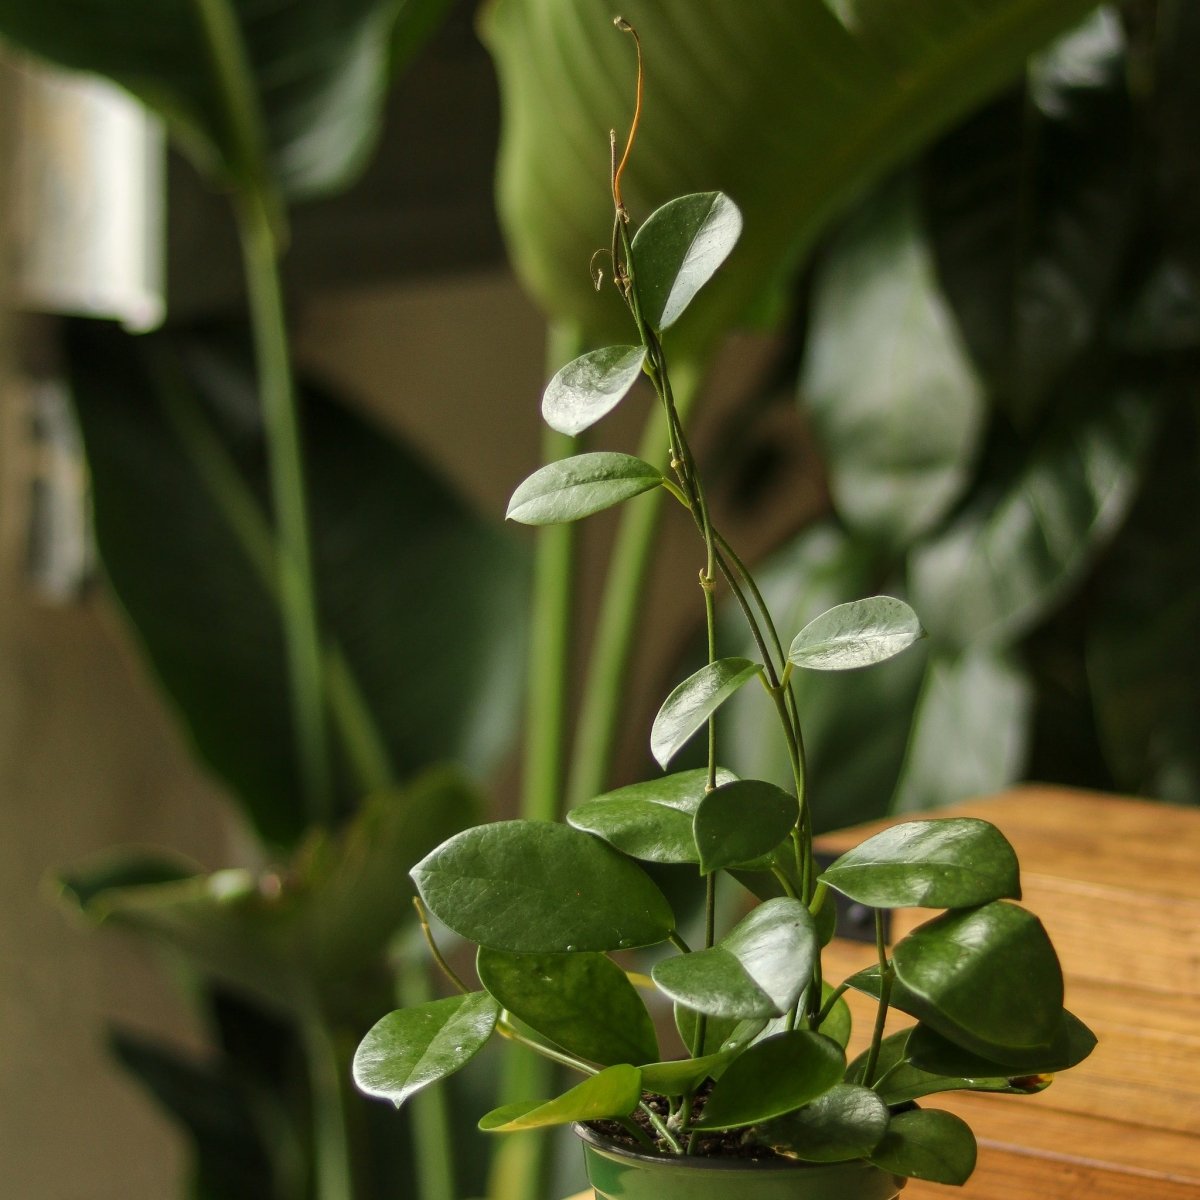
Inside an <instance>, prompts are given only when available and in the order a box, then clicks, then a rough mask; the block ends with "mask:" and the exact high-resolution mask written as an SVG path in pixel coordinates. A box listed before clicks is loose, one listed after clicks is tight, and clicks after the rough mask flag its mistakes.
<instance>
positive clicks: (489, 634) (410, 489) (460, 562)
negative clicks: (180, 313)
mask: <svg viewBox="0 0 1200 1200" xmlns="http://www.w3.org/2000/svg"><path fill="white" fill-rule="evenodd" d="M67 352H68V364H69V372H70V382H71V388H72V393H73V400H74V403H75V408H76V412H77V414H78V418H79V422H80V427H81V430H82V433H83V440H84V448H85V450H86V453H87V465H88V471H89V477H90V482H91V498H92V505H93V512H94V522H95V532H96V537H97V541H98V544H99V550H100V555H101V558H102V559H103V562H104V570H105V577H106V580H107V582H108V584H109V585H110V586H111V587H112V589H113V591H114V592H115V594H116V596H117V599H118V600H119V602H120V607H121V609H122V612H123V614H124V615H126V616H127V617H128V618H129V620H130V621H131V622H132V624H133V626H134V633H135V637H136V641H137V643H138V645H139V647H140V648H141V650H142V651H143V652H144V654H145V656H146V657H147V659H148V660H149V664H150V667H151V669H152V671H153V674H154V676H155V677H156V679H157V680H158V682H159V683H160V684H161V686H162V687H163V688H164V690H165V691H166V692H167V694H168V696H169V697H170V699H171V701H172V707H173V709H174V710H175V712H176V713H177V714H178V716H179V718H180V720H181V721H182V723H183V725H184V727H185V730H186V734H187V738H188V741H189V742H190V743H191V745H192V746H193V748H194V749H195V751H196V752H197V754H198V756H199V757H200V759H201V760H202V761H203V762H204V763H205V765H206V766H207V767H208V768H209V769H211V770H212V771H214V772H215V773H216V774H217V775H218V776H219V777H220V779H221V780H222V781H223V782H224V783H225V784H226V786H228V788H229V789H230V791H231V792H232V794H233V796H234V797H235V798H236V800H237V802H238V803H239V804H240V805H241V807H242V809H243V810H244V811H245V813H246V815H247V817H248V819H249V820H250V821H251V822H252V824H253V825H254V827H255V828H256V830H257V831H258V833H259V835H260V836H261V837H263V838H264V839H265V840H266V841H268V842H270V843H275V844H279V845H284V846H287V845H291V844H294V843H295V841H296V839H297V838H299V837H300V836H301V834H302V832H303V831H304V829H305V828H306V824H307V819H306V815H305V813H304V811H303V805H302V804H301V802H300V800H299V797H300V796H301V794H302V789H301V787H300V784H299V774H298V767H297V756H298V752H297V748H296V746H295V741H294V734H293V729H292V723H291V718H290V715H289V709H288V701H287V694H288V693H287V683H286V666H285V659H284V651H283V646H282V641H281V636H280V632H279V629H280V619H279V602H278V590H277V589H278V583H277V579H278V570H277V565H276V560H275V555H276V548H275V539H274V536H273V533H272V523H271V521H270V518H269V512H270V508H269V503H268V500H267V482H266V470H265V461H264V443H263V436H264V435H263V430H262V425H261V418H260V414H259V404H258V399H257V396H256V393H255V387H254V377H253V372H252V371H251V369H250V366H249V361H248V358H247V356H246V354H245V353H244V352H243V348H241V347H240V346H239V345H234V344H230V343H229V342H228V341H226V340H218V339H216V338H213V337H208V336H205V337H201V336H184V335H167V334H149V335H145V336H141V337H137V338H134V337H131V336H129V335H128V334H125V333H122V332H121V331H120V330H118V329H117V328H115V327H114V326H110V325H105V324H101V323H99V322H94V321H93V322H75V323H72V324H70V325H69V326H68V330H67ZM301 416H302V420H301V424H302V427H303V429H304V431H305V445H306V449H307V453H306V459H307V463H308V496H309V513H310V518H311V525H312V533H313V556H314V567H315V573H316V576H317V585H318V590H319V602H320V603H319V607H320V612H321V619H322V625H323V629H324V634H325V640H326V656H325V667H326V672H325V673H326V680H327V683H328V685H329V689H330V694H329V696H328V698H327V699H328V702H329V708H330V714H331V720H332V722H333V725H334V729H335V731H336V734H337V735H338V738H339V740H340V741H341V743H342V745H343V747H353V748H354V752H355V753H354V762H355V767H354V769H353V770H351V769H350V768H349V767H348V766H346V761H347V760H346V759H345V758H342V757H340V756H339V761H338V766H339V768H340V769H339V771H338V773H337V777H336V780H335V783H336V799H337V808H338V810H339V811H340V812H343V813H344V812H349V811H352V810H353V808H354V807H355V806H356V805H357V804H358V803H359V802H360V801H361V799H362V796H363V794H364V792H365V791H367V790H370V789H371V788H375V787H379V786H384V785H386V784H387V782H388V781H389V780H390V779H392V778H395V779H400V780H404V779H408V778H410V777H412V776H413V775H415V774H416V773H417V772H418V771H420V770H421V769H423V768H425V767H427V766H430V765H432V764H434V763H440V762H443V761H447V760H450V761H455V762H460V763H463V764H464V765H465V766H466V767H467V768H468V769H470V770H471V771H472V772H477V773H479V774H480V775H483V774H485V773H486V772H487V771H488V770H490V769H491V768H492V767H493V766H494V765H495V764H496V762H497V760H498V758H499V757H500V756H501V755H502V754H504V753H505V752H506V751H507V749H508V747H509V745H510V743H511V739H512V736H513V734H514V732H515V727H516V721H517V710H518V709H519V705H518V703H517V697H518V693H519V690H520V686H521V685H520V670H519V665H520V663H521V660H522V655H523V639H524V629H525V624H526V620H525V612H526V607H527V606H526V559H525V555H524V553H523V552H522V550H521V548H520V547H519V546H518V545H517V544H516V542H515V539H513V538H511V537H509V536H507V535H506V534H505V532H504V530H503V529H502V528H500V527H499V526H498V525H495V524H492V523H489V522H486V521H482V520H480V518H479V517H478V516H477V515H475V514H474V513H473V512H471V511H470V510H469V509H468V507H467V506H466V505H465V504H464V503H463V501H462V500H461V499H460V498H459V497H458V496H456V495H455V494H453V493H452V492H451V491H449V490H448V489H447V487H446V485H445V483H444V482H442V481H441V480H440V479H439V478H437V477H436V476H435V475H433V474H432V473H431V472H430V471H429V469H428V468H427V467H426V466H425V465H423V463H422V462H421V460H419V459H418V458H417V457H416V456H415V455H414V454H412V453H411V452H410V451H409V450H407V449H406V448H405V447H404V446H402V445H401V444H399V443H397V442H396V441H395V440H394V439H393V438H392V437H390V436H385V435H384V434H383V433H381V432H380V431H379V430H378V429H376V428H375V427H373V426H371V425H369V424H367V423H365V422H364V421H363V420H362V419H361V418H360V417H358V416H356V415H355V414H354V413H353V412H352V411H351V410H350V409H349V408H347V407H345V406H344V405H342V404H340V403H337V402H336V401H335V400H333V399H332V398H331V397H329V396H327V395H325V394H324V393H322V392H319V391H317V390H316V389H313V388H311V387H306V388H305V389H304V390H303V394H302V413H301ZM381 548H387V549H386V552H384V551H382V550H381ZM413 563H420V564H421V567H420V572H419V580H420V586H419V587H414V574H413V566H412V564H413ZM467 578H469V579H470V580H471V581H472V582H471V586H469V587H465V586H464V585H463V580H464V579H467ZM398 614H400V615H399V616H398ZM231 630H232V631H234V633H233V634H231V632H230V631H231ZM433 644H436V645H438V646H439V647H440V648H441V649H440V651H439V662H440V666H441V669H439V670H437V671H430V669H429V647H430V645H433ZM468 676H469V677H470V678H471V680H472V681H473V683H472V687H471V688H470V689H468V690H467V692H466V693H464V691H463V688H462V685H461V680H462V679H464V678H466V677H468ZM411 861H412V860H409V861H401V862H400V863H399V864H397V865H398V868H399V869H400V870H401V871H403V870H406V869H407V867H408V866H409V865H410V864H411Z"/></svg>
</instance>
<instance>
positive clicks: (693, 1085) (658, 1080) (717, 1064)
mask: <svg viewBox="0 0 1200 1200" xmlns="http://www.w3.org/2000/svg"><path fill="white" fill-rule="evenodd" d="M730 1056H731V1055H730V1054H729V1053H725V1054H706V1055H705V1056H704V1057H703V1058H681V1059H676V1060H674V1061H673V1062H657V1063H649V1064H647V1065H645V1066H643V1067H642V1068H641V1072H642V1087H643V1088H645V1090H646V1091H648V1092H654V1093H655V1094H656V1095H659V1096H687V1095H690V1094H691V1093H692V1092H694V1091H695V1090H696V1089H697V1088H698V1087H699V1086H700V1085H701V1084H702V1083H703V1082H704V1081H705V1080H706V1079H707V1078H708V1077H709V1076H710V1075H712V1074H713V1073H714V1072H716V1071H718V1070H719V1069H720V1068H721V1067H722V1066H723V1065H724V1064H725V1063H727V1062H728V1061H729V1059H730Z"/></svg>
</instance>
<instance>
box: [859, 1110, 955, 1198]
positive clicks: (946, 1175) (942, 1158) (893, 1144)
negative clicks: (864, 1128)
mask: <svg viewBox="0 0 1200 1200" xmlns="http://www.w3.org/2000/svg"><path fill="white" fill-rule="evenodd" d="M975 1155H976V1146H975V1135H974V1134H973V1133H972V1132H971V1129H970V1126H968V1125H967V1123H966V1122H965V1121H964V1120H963V1119H962V1118H961V1117H956V1116H954V1114H953V1113H948V1112H942V1111H941V1110H940V1109H921V1108H914V1109H910V1110H908V1111H906V1112H901V1113H896V1114H895V1115H894V1116H893V1117H892V1119H891V1122H890V1123H889V1125H888V1128H887V1132H886V1133H885V1134H884V1135H883V1140H882V1141H881V1142H880V1143H879V1145H878V1146H876V1147H875V1150H874V1152H873V1153H872V1154H871V1155H870V1156H869V1157H870V1161H871V1162H873V1163H874V1164H875V1165H876V1166H877V1167H882V1168H883V1169H884V1170H885V1171H891V1172H893V1173H894V1174H896V1175H904V1176H907V1177H908V1178H909V1179H927V1180H930V1181H931V1182H933V1183H950V1184H960V1185H961V1184H963V1183H966V1181H967V1180H968V1179H969V1178H970V1177H971V1172H972V1171H974V1170H975Z"/></svg>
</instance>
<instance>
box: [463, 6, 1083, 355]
mask: <svg viewBox="0 0 1200 1200" xmlns="http://www.w3.org/2000/svg"><path fill="white" fill-rule="evenodd" d="M1091 7H1092V3H1091V0H962V2H960V3H956V4H953V5H950V4H944V3H935V2H933V0H926V2H924V3H906V4H879V3H874V2H872V0H842V2H841V3H838V4H833V3H826V2H825V0H755V3H753V4H729V3H725V2H719V0H703V2H701V0H630V2H629V3H628V4H626V5H624V6H623V8H622V10H621V15H622V16H624V17H626V18H627V19H628V20H629V21H631V22H632V23H633V24H634V26H636V28H637V29H638V31H639V33H640V35H641V40H642V45H643V47H644V50H645V54H646V100H645V111H644V117H643V122H642V130H641V134H640V135H639V140H638V145H637V147H636V149H635V152H634V155H633V160H632V162H631V164H630V167H629V169H628V170H627V172H626V174H625V182H624V186H623V192H624V197H625V200H626V202H627V204H628V205H629V207H630V211H631V214H632V215H633V217H634V219H635V220H643V219H645V217H646V216H648V215H649V213H650V211H651V210H652V209H653V208H655V207H657V206H658V205H659V204H661V203H663V202H664V201H666V200H668V199H671V198H673V197H674V196H678V195H681V194H683V193H687V192H700V191H710V190H713V189H720V190H721V191H723V192H725V193H727V194H728V195H729V196H730V197H731V198H732V199H733V201H734V202H735V203H736V204H737V205H738V207H739V208H740V209H741V211H742V214H743V216H744V218H745V232H744V234H743V236H742V240H741V242H740V243H739V245H738V248H737V249H736V251H735V252H734V254H733V255H732V256H731V258H730V260H729V262H728V263H727V264H726V265H725V267H724V268H722V272H721V275H722V278H720V279H719V280H718V281H717V283H716V285H715V286H712V287H710V288H708V289H707V290H706V292H705V294H704V295H703V296H700V297H698V298H697V300H696V302H695V304H694V305H693V306H692V308H691V309H690V310H689V312H688V314H687V315H686V316H685V317H684V318H683V319H682V320H681V322H680V326H679V329H680V335H681V336H682V335H683V332H684V330H685V329H686V330H689V331H690V336H691V338H692V339H694V341H695V340H697V339H698V341H699V342H701V343H702V342H704V341H705V339H706V338H707V337H709V336H711V335H713V334H715V333H716V332H718V331H721V330H723V329H724V328H725V327H726V326H728V325H729V324H730V323H732V322H733V321H737V320H742V319H744V318H745V317H746V315H747V311H748V309H749V307H750V306H751V305H753V304H755V303H756V302H758V301H762V300H764V299H765V298H766V294H767V293H768V292H769V291H770V290H771V289H772V285H776V284H780V283H782V282H783V280H784V279H785V278H786V277H787V274H788V273H789V272H790V270H791V268H793V267H794V266H795V264H796V261H797V259H798V258H799V256H800V255H801V254H802V253H803V251H804V250H805V249H806V248H807V247H809V246H810V245H811V244H812V241H813V239H814V238H815V236H816V235H817V233H818V232H819V231H820V230H821V228H822V227H823V226H824V224H825V223H826V222H827V221H828V220H829V218H830V217H831V216H833V215H834V214H835V213H836V212H837V210H838V209H839V208H840V207H841V206H842V205H844V204H845V203H846V201H847V200H848V199H849V198H850V197H852V196H853V195H854V194H855V193H856V192H857V191H858V190H859V189H861V188H862V187H863V186H865V185H866V184H869V183H872V182H874V181H875V180H877V179H879V178H880V177H881V176H882V175H883V174H884V173H885V172H886V171H887V170H888V169H889V168H890V167H893V166H895V165H897V164H898V163H899V162H900V161H902V160H903V158H904V157H905V156H906V155H908V154H911V153H912V152H913V151H914V150H916V149H918V148H919V147H920V146H921V145H923V144H924V143H925V142H927V141H928V140H929V139H930V138H931V137H932V136H933V135H934V134H936V133H938V132H940V131H941V130H943V129H945V128H946V127H947V126H948V125H950V124H951V123H952V122H953V121H954V120H955V118H956V117H958V116H961V115H962V114H963V113H964V112H966V111H968V110H969V109H970V108H971V107H972V106H973V105H974V104H976V103H978V102H979V101H981V100H982V99H984V98H985V97H986V96H988V95H989V94H990V93H991V92H993V91H995V90H996V88H997V87H999V86H1000V85H1002V84H1003V83H1004V82H1006V81H1007V80H1008V79H1009V78H1011V77H1012V76H1013V75H1014V74H1016V73H1017V72H1018V71H1019V70H1020V68H1021V66H1022V64H1023V62H1024V60H1025V58H1026V57H1027V56H1028V55H1029V54H1030V52H1031V51H1033V50H1035V49H1037V48H1038V47H1039V46H1040V45H1042V44H1043V43H1044V42H1046V41H1048V40H1049V39H1050V38H1051V37H1053V36H1054V35H1055V34H1057V33H1059V32H1061V31H1062V30H1064V29H1066V28H1068V27H1069V26H1070V25H1071V24H1072V23H1073V22H1075V21H1077V20H1079V18H1081V17H1082V16H1083V15H1084V14H1085V13H1086V12H1087V11H1089V9H1090V8H1091ZM613 15H614V13H613V9H612V6H611V4H610V3H609V2H608V0H492V2H491V4H490V5H489V6H488V7H487V8H486V9H485V20H484V22H483V33H484V36H485V40H486V41H487V42H488V44H489V47H490V48H491V50H492V53H493V55H494V57H495V58H496V61H497V66H498V68H499V72H500V82H501V91H502V96H503V102H504V111H505V121H504V133H503V142H502V146H501V159H500V166H499V197H500V209H501V218H502V221H503V224H504V228H505V232H506V235H507V238H508V243H509V248H510V254H511V256H512V258H513V261H514V262H515V264H516V266H517V269H518V271H519V273H520V274H521V276H522V278H523V279H524V281H525V283H526V284H527V286H528V287H529V288H530V290H531V291H532V292H533V294H534V295H535V296H536V297H537V299H538V301H539V302H540V304H541V305H542V307H543V308H544V309H545V310H546V311H547V312H548V313H549V314H551V315H552V317H553V318H555V319H557V320H561V321H565V322H568V323H571V324H575V325H577V326H579V327H580V328H581V329H582V330H584V331H585V333H586V335H587V337H588V339H589V340H592V341H593V342H595V343H596V344H600V343H601V342H602V341H611V340H613V338H614V337H617V338H619V337H621V336H622V335H623V334H624V333H625V332H626V331H627V327H628V325H627V317H624V316H623V314H622V313H621V310H620V305H619V303H618V301H617V299H616V297H615V295H612V294H611V290H610V298H609V301H608V302H607V304H605V303H602V302H600V301H598V300H597V299H596V296H595V294H594V292H593V290H592V283H591V279H590V277H589V273H588V263H589V261H590V260H591V257H592V254H593V252H594V251H595V250H596V249H597V248H598V247H601V246H605V245H607V244H608V241H609V236H610V231H611V227H612V208H611V200H610V198H609V195H608V188H607V186H606V184H607V181H608V176H609V169H610V167H609V146H608V131H609V130H610V129H613V128H615V129H617V130H619V131H621V136H622V137H623V136H624V131H625V130H627V129H628V126H629V122H630V118H631V115H632V107H633V91H634V87H633V81H634V48H633V46H632V45H631V44H630V39H629V38H628V37H627V36H624V35H622V34H620V33H618V32H616V31H615V30H614V29H613V26H612V20H613Z"/></svg>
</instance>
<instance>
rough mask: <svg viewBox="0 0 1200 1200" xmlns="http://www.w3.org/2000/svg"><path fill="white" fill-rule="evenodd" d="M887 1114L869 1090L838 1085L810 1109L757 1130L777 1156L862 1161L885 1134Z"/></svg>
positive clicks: (807, 1160)
mask: <svg viewBox="0 0 1200 1200" xmlns="http://www.w3.org/2000/svg"><path fill="white" fill-rule="evenodd" d="M890 1116H891V1114H890V1113H889V1112H888V1108H887V1105H886V1104H885V1103H884V1102H883V1101H882V1100H881V1099H880V1098H879V1097H878V1096H877V1095H876V1094H875V1093H874V1092H873V1091H871V1089H870V1088H865V1087H858V1086H856V1085H854V1084H850V1083H839V1084H836V1085H835V1086H834V1087H832V1088H830V1089H829V1091H827V1092H825V1093H824V1094H823V1095H820V1096H818V1097H817V1098H816V1099H815V1100H813V1101H812V1102H811V1103H810V1104H806V1105H805V1106H804V1107H803V1108H798V1109H796V1111H795V1112H790V1113H787V1114H786V1115H785V1116H782V1117H777V1118H776V1119H775V1120H773V1121H770V1122H768V1123H767V1124H766V1125H764V1126H763V1127H762V1128H761V1129H759V1130H757V1134H758V1137H759V1139H760V1140H761V1141H762V1142H764V1143H765V1144H766V1145H768V1146H770V1147H771V1149H772V1150H774V1151H775V1152H776V1153H777V1154H782V1155H784V1157H786V1158H799V1159H802V1160H803V1161H804V1162H847V1161H849V1160H850V1159H854V1158H866V1157H867V1155H869V1154H870V1153H871V1151H872V1150H874V1149H875V1147H876V1146H878V1145H879V1142H880V1140H881V1139H882V1138H883V1135H884V1133H885V1132H886V1131H887V1127H888V1120H889V1118H890Z"/></svg>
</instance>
